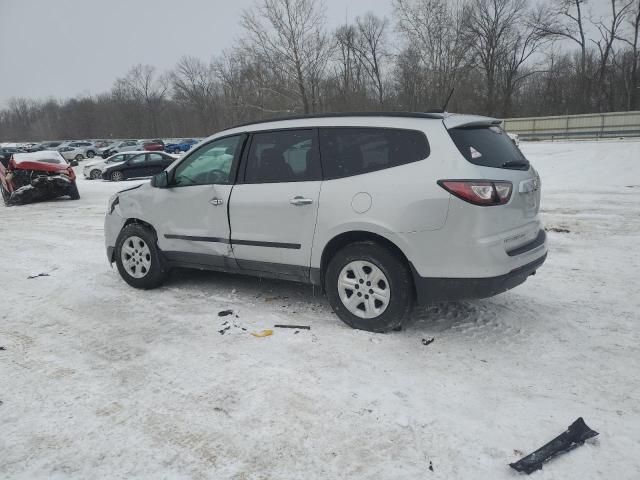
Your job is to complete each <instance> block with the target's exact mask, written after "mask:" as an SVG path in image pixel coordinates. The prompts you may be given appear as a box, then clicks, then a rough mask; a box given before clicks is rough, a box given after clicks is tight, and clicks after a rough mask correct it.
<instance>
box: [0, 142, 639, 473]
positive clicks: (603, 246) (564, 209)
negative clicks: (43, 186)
mask: <svg viewBox="0 0 640 480" xmlns="http://www.w3.org/2000/svg"><path fill="white" fill-rule="evenodd" d="M522 148H523V150H524V151H525V153H526V154H527V155H528V157H529V159H530V160H532V162H533V163H534V165H535V166H536V168H537V169H538V170H539V172H540V174H541V176H542V180H543V201H542V212H543V217H544V220H545V222H546V224H547V226H548V227H554V228H559V229H567V230H569V232H568V233H558V232H553V231H551V232H550V233H549V240H550V254H549V259H548V261H547V263H546V264H545V265H544V266H543V268H542V269H541V270H540V271H539V272H538V275H536V276H535V277H531V278H530V279H529V280H528V281H527V282H526V283H525V284H524V285H522V286H520V287H518V288H516V289H514V290H512V291H510V292H507V293H505V294H503V295H500V296H498V297H495V298H493V299H488V300H480V301H468V302H461V303H453V304H448V305H436V306H432V307H430V308H427V309H421V310H417V311H416V312H415V313H414V315H413V319H412V322H411V324H410V325H408V327H407V328H406V329H405V330H403V331H402V332H397V333H393V334H387V335H376V334H370V333H365V332H360V331H354V330H351V329H349V328H347V327H346V326H345V325H343V324H342V323H341V322H340V321H339V320H338V319H337V317H336V316H335V315H334V314H332V312H331V309H330V308H329V305H328V303H327V301H326V300H325V298H323V297H321V296H314V295H313V292H312V291H311V289H310V288H308V287H305V286H300V285H296V284H289V283H286V282H275V281H266V280H263V281H260V280H258V279H254V278H248V277H242V276H230V275H225V274H217V273H206V272H187V271H180V272H175V273H174V274H173V275H172V278H171V279H170V281H169V282H168V283H167V284H166V286H164V287H163V288H161V289H158V290H155V291H137V290H134V289H132V288H130V287H128V286H127V285H126V284H125V283H124V282H123V281H122V280H121V279H120V278H119V276H118V274H117V271H116V270H115V269H111V268H109V265H108V264H107V261H106V256H105V251H104V246H103V238H102V221H103V214H104V210H105V207H106V202H107V198H108V197H109V195H110V194H111V193H112V192H114V191H116V190H119V189H122V188H123V187H124V186H126V185H123V184H109V183H105V182H95V181H94V182H90V181H84V180H80V183H79V188H80V193H81V195H82V199H81V200H79V201H75V202H74V201H68V200H61V201H56V202H48V203H41V204H35V205H27V206H22V207H11V208H4V207H1V206H0V230H1V232H0V252H2V253H1V256H0V288H1V292H2V300H1V307H0V346H2V347H4V349H2V350H0V401H1V402H2V403H1V404H0V478H2V479H17V478H19V479H29V480H31V479H41V478H73V479H87V478H110V479H115V478H123V479H125V478H126V479H129V478H146V479H154V480H155V479H162V478H170V479H173V478H178V479H187V478H193V479H204V478H216V479H217V478H233V479H279V480H280V479H301V478H327V479H337V478H345V479H346V478H349V479H354V478H358V479H361V478H366V479H429V478H434V479H436V478H441V479H454V478H461V479H470V478H473V479H507V478H516V477H517V476H518V475H519V474H517V473H516V472H514V471H513V470H511V469H510V468H509V467H507V464H508V463H509V462H513V461H514V460H516V459H518V458H519V457H521V456H522V453H529V452H531V451H533V450H535V449H536V448H538V447H539V446H541V445H542V444H544V443H546V442H547V441H549V440H550V439H551V438H553V437H554V436H556V435H557V434H559V433H560V432H561V431H562V430H563V429H564V428H566V427H567V426H568V425H569V424H570V423H571V422H573V421H574V420H575V419H576V418H577V417H578V416H583V417H584V418H585V420H586V422H587V424H588V425H589V426H591V427H592V428H594V429H595V430H597V431H599V432H600V436H599V437H597V438H596V439H595V440H594V441H591V442H589V443H588V444H587V445H585V446H583V447H581V448H578V449H577V450H575V451H572V452H570V453H568V454H566V455H563V456H561V457H558V458H557V459H555V460H554V461H552V462H551V463H549V464H547V465H546V466H545V467H544V469H543V470H542V472H538V473H536V474H535V475H534V477H535V478H539V479H586V478H606V479H637V478H639V477H640V314H639V313H638V312H639V311H640V282H639V281H638V271H640V247H639V245H640V143H637V142H579V143H568V142H567V143H528V144H527V143H523V144H522ZM39 273H46V274H49V276H43V277H37V278H33V279H28V278H27V277H29V276H31V275H37V274H39ZM223 309H233V311H234V312H235V313H236V314H237V317H236V316H233V317H224V318H220V317H218V315H217V314H218V312H219V311H221V310H223ZM227 321H231V322H232V324H233V325H232V327H231V328H230V329H229V330H227V331H226V332H225V334H220V333H219V330H221V329H223V327H224V322H227ZM277 323H295V324H306V325H310V326H311V330H310V331H305V330H301V331H299V332H296V331H290V330H279V329H276V330H275V332H274V334H273V335H272V336H270V337H265V338H256V337H253V336H251V335H250V334H249V332H251V331H259V330H262V329H263V328H270V327H272V326H273V325H274V324H277ZM244 329H246V330H244ZM431 337H433V338H435V340H434V342H433V343H431V344H429V345H428V346H424V345H423V344H422V339H426V338H431ZM430 466H431V468H432V470H431V469H430V468H429V467H430Z"/></svg>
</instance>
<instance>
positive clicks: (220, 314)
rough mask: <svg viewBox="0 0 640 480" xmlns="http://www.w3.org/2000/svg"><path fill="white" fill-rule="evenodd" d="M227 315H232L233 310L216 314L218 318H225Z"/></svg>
mask: <svg viewBox="0 0 640 480" xmlns="http://www.w3.org/2000/svg"><path fill="white" fill-rule="evenodd" d="M227 315H233V310H222V311H221V312H218V316H219V317H226V316H227Z"/></svg>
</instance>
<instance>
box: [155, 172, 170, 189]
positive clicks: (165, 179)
mask: <svg viewBox="0 0 640 480" xmlns="http://www.w3.org/2000/svg"><path fill="white" fill-rule="evenodd" d="M151 186H152V187H155V188H167V187H169V174H168V173H167V172H166V171H163V172H160V173H158V174H157V175H154V176H153V177H151Z"/></svg>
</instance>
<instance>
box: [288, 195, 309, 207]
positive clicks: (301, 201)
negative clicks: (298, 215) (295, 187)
mask: <svg viewBox="0 0 640 480" xmlns="http://www.w3.org/2000/svg"><path fill="white" fill-rule="evenodd" d="M289 203H290V204H291V205H295V206H296V207H300V206H302V205H311V204H312V203H313V200H311V199H310V198H304V197H301V196H300V195H298V196H296V197H293V198H292V199H291V200H289Z"/></svg>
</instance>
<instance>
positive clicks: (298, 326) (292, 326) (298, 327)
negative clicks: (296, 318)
mask: <svg viewBox="0 0 640 480" xmlns="http://www.w3.org/2000/svg"><path fill="white" fill-rule="evenodd" d="M273 328H295V329H299V330H311V327H310V326H308V325H274V326H273Z"/></svg>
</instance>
